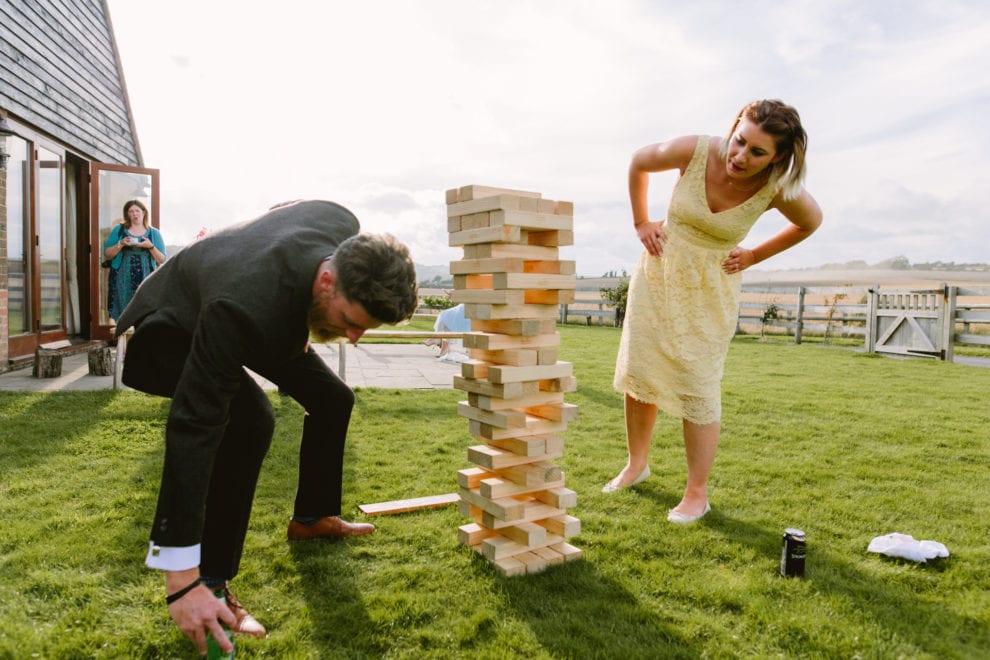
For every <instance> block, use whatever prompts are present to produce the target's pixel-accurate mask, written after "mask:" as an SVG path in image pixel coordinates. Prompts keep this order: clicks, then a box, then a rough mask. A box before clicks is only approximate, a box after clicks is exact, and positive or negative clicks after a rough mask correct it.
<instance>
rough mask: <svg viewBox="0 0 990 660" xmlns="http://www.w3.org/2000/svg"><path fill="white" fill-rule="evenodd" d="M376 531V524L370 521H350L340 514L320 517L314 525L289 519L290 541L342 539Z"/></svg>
mask: <svg viewBox="0 0 990 660" xmlns="http://www.w3.org/2000/svg"><path fill="white" fill-rule="evenodd" d="M374 531H375V526H374V525H370V524H368V523H349V522H347V521H346V520H341V519H340V516H327V517H326V518H320V519H319V520H317V521H316V522H315V523H313V524H312V525H304V524H302V523H300V522H296V521H295V520H290V521H289V540H290V541H309V540H312V539H330V540H333V539H342V538H347V537H348V536H365V535H367V534H371V533H373V532H374Z"/></svg>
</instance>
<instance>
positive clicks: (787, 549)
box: [780, 527, 807, 577]
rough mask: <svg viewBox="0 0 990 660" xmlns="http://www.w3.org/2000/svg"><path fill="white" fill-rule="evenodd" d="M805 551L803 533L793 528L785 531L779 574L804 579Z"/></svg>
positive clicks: (805, 545)
mask: <svg viewBox="0 0 990 660" xmlns="http://www.w3.org/2000/svg"><path fill="white" fill-rule="evenodd" d="M806 549H807V544H806V542H805V538H804V532H802V531H801V530H800V529H795V528H793V527H788V528H787V529H785V530H784V548H783V550H781V552H780V574H781V575H783V576H784V577H804V555H805V551H806Z"/></svg>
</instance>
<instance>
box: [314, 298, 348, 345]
mask: <svg viewBox="0 0 990 660" xmlns="http://www.w3.org/2000/svg"><path fill="white" fill-rule="evenodd" d="M332 297H333V296H332V294H329V293H327V292H325V291H321V292H319V293H318V294H316V297H314V298H313V301H312V302H311V303H310V304H309V312H308V313H307V314H306V325H307V326H308V327H309V336H310V338H311V339H312V340H313V341H315V342H317V343H320V344H326V343H329V342H331V341H333V340H334V339H337V338H339V337H341V335H340V334H338V333H337V332H335V331H333V330H331V329H330V328H328V327H327V326H326V311H325V310H326V308H327V305H328V303H329V302H330V299H331V298H332Z"/></svg>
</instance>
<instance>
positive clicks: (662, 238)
mask: <svg viewBox="0 0 990 660" xmlns="http://www.w3.org/2000/svg"><path fill="white" fill-rule="evenodd" d="M664 222H665V221H664V220H660V221H658V222H650V221H646V222H641V223H639V224H638V225H636V236H638V237H639V242H640V243H642V244H643V247H645V248H646V251H647V252H649V253H650V254H651V255H653V256H654V257H659V256H662V255H663V244H664V243H666V242H667V234H666V232H664V230H663V224H664Z"/></svg>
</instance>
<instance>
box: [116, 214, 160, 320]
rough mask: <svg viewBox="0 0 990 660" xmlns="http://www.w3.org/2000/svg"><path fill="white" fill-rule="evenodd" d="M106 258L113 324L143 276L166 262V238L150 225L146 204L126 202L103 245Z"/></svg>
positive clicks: (146, 275) (142, 279)
mask: <svg viewBox="0 0 990 660" xmlns="http://www.w3.org/2000/svg"><path fill="white" fill-rule="evenodd" d="M103 257H104V258H105V259H107V260H108V261H109V262H110V272H109V273H108V277H107V289H108V290H107V311H108V313H109V315H110V320H111V323H113V322H115V321H116V320H117V319H118V318H120V314H121V312H123V311H124V308H125V307H127V303H129V302H130V301H131V298H132V297H133V296H134V292H135V291H137V288H138V286H139V285H140V284H141V282H143V281H144V278H146V277H148V275H151V273H152V272H154V270H155V268H157V267H158V266H160V265H161V263H162V262H163V261H165V240H164V239H163V238H162V234H161V232H160V231H158V230H157V229H155V228H154V227H152V226H151V220H150V218H149V217H148V209H147V207H145V205H144V204H142V203H141V202H139V201H138V200H136V199H132V200H130V201H128V202H126V203H125V204H124V219H123V220H121V221H120V223H119V224H118V225H117V226H116V227H114V228H113V229H112V230H110V235H109V236H107V240H106V243H104V244H103Z"/></svg>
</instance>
